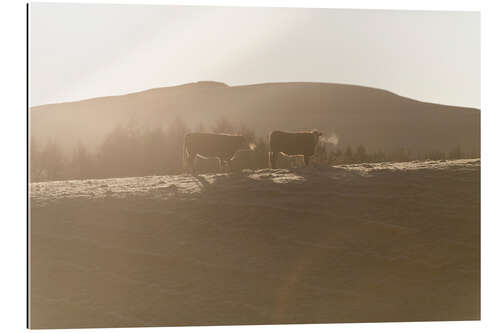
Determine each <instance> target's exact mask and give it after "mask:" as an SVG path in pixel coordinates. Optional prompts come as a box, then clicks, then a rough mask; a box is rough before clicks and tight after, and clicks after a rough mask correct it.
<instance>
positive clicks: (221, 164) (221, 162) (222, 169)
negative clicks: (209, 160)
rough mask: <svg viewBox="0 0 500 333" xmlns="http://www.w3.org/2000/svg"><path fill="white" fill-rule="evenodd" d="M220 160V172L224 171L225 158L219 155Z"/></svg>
mask: <svg viewBox="0 0 500 333" xmlns="http://www.w3.org/2000/svg"><path fill="white" fill-rule="evenodd" d="M217 159H218V160H219V172H224V160H223V159H222V158H220V157H217Z"/></svg>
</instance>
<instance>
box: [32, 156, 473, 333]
mask: <svg viewBox="0 0 500 333" xmlns="http://www.w3.org/2000/svg"><path fill="white" fill-rule="evenodd" d="M30 198H31V202H30V204H31V213H30V231H31V234H30V236H31V249H30V252H31V271H30V274H31V279H30V280H31V285H30V298H31V302H30V304H31V306H30V319H31V327H33V328H74V327H125V326H170V325H223V324H270V323H333V322H379V321H423V320H425V321H428V320H477V319H479V318H480V160H479V159H473V160H455V161H413V162H405V163H376V164H360V165H344V166H336V167H306V168H299V169H292V170H286V169H275V170H271V169H262V170H255V171H251V170H244V171H243V172H238V173H232V174H207V175H198V176H192V175H187V174H184V175H176V176H150V177H135V178H115V179H96V180H71V181H56V182H41V183H32V184H31V185H30Z"/></svg>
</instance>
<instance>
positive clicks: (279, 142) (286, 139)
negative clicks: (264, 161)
mask: <svg viewBox="0 0 500 333" xmlns="http://www.w3.org/2000/svg"><path fill="white" fill-rule="evenodd" d="M320 136H321V133H320V132H318V131H316V130H314V131H308V132H295V133H291V132H283V131H272V132H271V134H270V135H269V146H270V147H269V164H270V167H271V168H272V169H275V168H276V158H277V157H278V155H277V154H279V153H282V154H285V155H303V156H304V163H305V165H306V166H307V165H309V159H310V158H311V156H312V155H314V150H315V148H316V144H317V143H318V140H319V137H320Z"/></svg>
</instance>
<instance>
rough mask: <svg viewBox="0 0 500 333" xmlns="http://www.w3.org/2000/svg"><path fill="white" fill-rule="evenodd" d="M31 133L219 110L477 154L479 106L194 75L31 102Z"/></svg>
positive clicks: (361, 138)
mask: <svg viewBox="0 0 500 333" xmlns="http://www.w3.org/2000/svg"><path fill="white" fill-rule="evenodd" d="M30 115H31V133H32V135H33V136H34V137H35V138H36V139H37V140H40V141H42V142H44V141H47V140H50V139H52V140H54V141H56V142H60V143H61V144H63V145H64V146H65V147H66V148H70V147H73V146H74V144H75V143H76V142H78V141H81V142H83V143H84V144H86V145H87V146H88V147H90V148H93V147H96V146H97V145H98V144H100V143H101V141H102V140H103V138H104V136H105V135H106V134H108V133H109V132H110V131H111V130H112V129H113V128H115V127H116V126H117V125H128V124H133V125H134V126H149V127H152V126H153V127H154V126H165V127H166V126H168V124H169V123H170V122H171V121H172V120H173V119H174V118H175V117H181V118H182V119H183V120H184V121H185V122H186V123H187V124H188V125H189V126H190V127H191V128H192V129H194V128H196V127H197V126H198V125H199V124H205V126H206V127H210V126H212V125H213V123H214V121H215V120H216V119H218V118H220V117H225V118H227V119H228V120H230V121H233V122H234V123H237V124H238V123H240V122H241V123H243V124H245V125H246V126H247V127H249V128H251V129H254V130H255V131H256V132H257V134H259V135H266V134H267V133H268V132H269V131H270V130H273V129H282V130H303V129H311V128H317V129H319V130H320V131H322V132H324V133H326V134H327V135H332V134H335V135H336V136H337V137H338V138H339V144H340V146H342V145H347V144H350V145H358V144H363V145H365V147H366V148H367V149H368V150H370V151H376V150H384V151H392V150H395V149H401V148H405V149H409V150H411V151H412V152H417V153H420V152H428V151H432V150H441V151H449V150H450V149H452V148H453V147H456V146H457V145H460V146H461V148H462V150H463V151H464V152H467V153H473V154H475V155H479V151H480V111H479V110H478V109H472V108H463V107H455V106H446V105H439V104H432V103H425V102H419V101H416V100H412V99H409V98H405V97H401V96H398V95H395V94H393V93H391V92H388V91H385V90H381V89H374V88H368V87H361V86H354V85H344V84H330V83H306V82H304V83H303V82H297V83H266V84H256V85H247V86H234V87H230V86H228V85H226V84H224V83H219V82H208V81H207V82H198V83H191V84H185V85H181V86H174V87H165V88H157V89H151V90H147V91H142V92H137V93H131V94H127V95H121V96H110V97H100V98H93V99H88V100H83V101H77V102H68V103H59V104H50V105H42V106H36V107H32V108H31V109H30Z"/></svg>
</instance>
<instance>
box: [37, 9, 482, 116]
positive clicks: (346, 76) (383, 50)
mask: <svg viewBox="0 0 500 333" xmlns="http://www.w3.org/2000/svg"><path fill="white" fill-rule="evenodd" d="M30 8H31V12H30V17H31V29H30V33H31V102H30V104H31V105H32V106H33V105H40V104H47V103H57V102H63V101H74V100H80V99H85V98H91V97H99V96H108V95H119V94H125V93H130V92H135V91H140V90H146V89H150V88H157V87H163V86H171V85H177V84H183V83H187V82H194V81H202V80H213V81H222V82H225V83H227V84H229V85H244V84H253V83H262V82H288V81H309V82H332V83H349V84H356V85H363V86H370V87H376V88H382V89H387V90H390V91H392V92H394V93H397V94H399V95H403V96H407V97H410V98H414V99H418V100H422V101H428V102H434V103H442V104H450V105H459V106H471V107H479V106H480V34H479V27H480V23H479V21H480V18H479V13H477V12H437V11H433V12H431V11H429V12H426V11H382V10H337V9H288V8H287V9H284V8H241V7H240V8H230V7H189V6H166V5H163V6H158V5H157V6H146V5H96V4H41V3H32V4H31V5H30Z"/></svg>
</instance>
